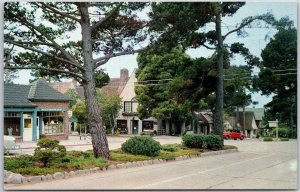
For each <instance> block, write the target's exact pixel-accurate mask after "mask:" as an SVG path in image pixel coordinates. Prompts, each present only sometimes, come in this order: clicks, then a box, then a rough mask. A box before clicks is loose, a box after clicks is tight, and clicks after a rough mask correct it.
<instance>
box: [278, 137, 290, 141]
mask: <svg viewBox="0 0 300 192" xmlns="http://www.w3.org/2000/svg"><path fill="white" fill-rule="evenodd" d="M280 141H289V138H280Z"/></svg>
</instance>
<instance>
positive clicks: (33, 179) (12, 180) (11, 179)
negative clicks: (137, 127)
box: [3, 149, 238, 184]
mask: <svg viewBox="0 0 300 192" xmlns="http://www.w3.org/2000/svg"><path fill="white" fill-rule="evenodd" d="M233 152H238V149H227V150H220V151H210V152H205V153H200V154H198V155H183V156H179V157H176V158H175V159H169V160H165V159H153V160H144V161H134V162H126V163H120V164H116V165H109V166H107V167H102V168H100V167H95V168H90V169H83V170H76V171H71V172H63V173H62V172H57V173H54V174H47V175H39V176H29V177H25V176H22V175H21V174H16V173H13V172H10V171H6V170H4V172H3V177H4V184H28V183H39V182H44V181H51V180H58V179H68V178H72V177H76V176H82V175H90V174H93V173H99V172H105V171H111V170H115V169H127V168H131V167H141V166H146V165H151V164H162V163H167V162H174V161H182V160H187V159H194V158H199V157H207V156H212V155H220V154H226V153H233Z"/></svg>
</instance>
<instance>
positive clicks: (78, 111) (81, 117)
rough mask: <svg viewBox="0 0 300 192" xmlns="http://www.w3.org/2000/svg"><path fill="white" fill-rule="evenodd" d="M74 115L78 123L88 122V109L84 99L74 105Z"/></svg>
mask: <svg viewBox="0 0 300 192" xmlns="http://www.w3.org/2000/svg"><path fill="white" fill-rule="evenodd" d="M72 111H73V116H74V117H76V118H77V120H78V123H81V124H87V119H88V117H87V110H86V106H85V102H84V101H79V102H77V103H76V104H75V105H73V107H72Z"/></svg>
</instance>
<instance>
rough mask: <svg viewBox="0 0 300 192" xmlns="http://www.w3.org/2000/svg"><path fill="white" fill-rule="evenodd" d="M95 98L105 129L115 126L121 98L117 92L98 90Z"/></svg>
mask: <svg viewBox="0 0 300 192" xmlns="http://www.w3.org/2000/svg"><path fill="white" fill-rule="evenodd" d="M97 99H98V103H99V106H100V110H101V114H102V120H103V122H104V125H105V127H106V129H107V130H111V129H112V128H113V127H116V121H115V119H116V117H117V116H118V112H119V110H120V109H121V107H122V105H121V98H120V96H119V94H117V93H106V92H104V91H98V93H97Z"/></svg>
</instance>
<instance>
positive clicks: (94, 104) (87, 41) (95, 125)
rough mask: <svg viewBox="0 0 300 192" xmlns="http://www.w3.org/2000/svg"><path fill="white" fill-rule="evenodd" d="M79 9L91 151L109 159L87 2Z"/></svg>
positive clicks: (96, 155)
mask: <svg viewBox="0 0 300 192" xmlns="http://www.w3.org/2000/svg"><path fill="white" fill-rule="evenodd" d="M79 9H80V12H81V18H82V19H81V23H80V24H81V34H82V48H83V59H84V69H85V72H84V77H85V81H84V82H83V88H84V96H85V102H86V108H87V113H88V125H89V128H90V131H91V135H92V144H93V152H94V156H95V157H96V158H98V157H104V158H105V159H110V154H109V148H108V143H107V138H106V135H105V130H104V127H103V122H102V119H101V113H100V108H99V104H98V101H97V97H96V86H95V79H94V64H93V55H92V37H91V26H90V19H89V15H88V5H87V3H81V4H80V6H79Z"/></svg>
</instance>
